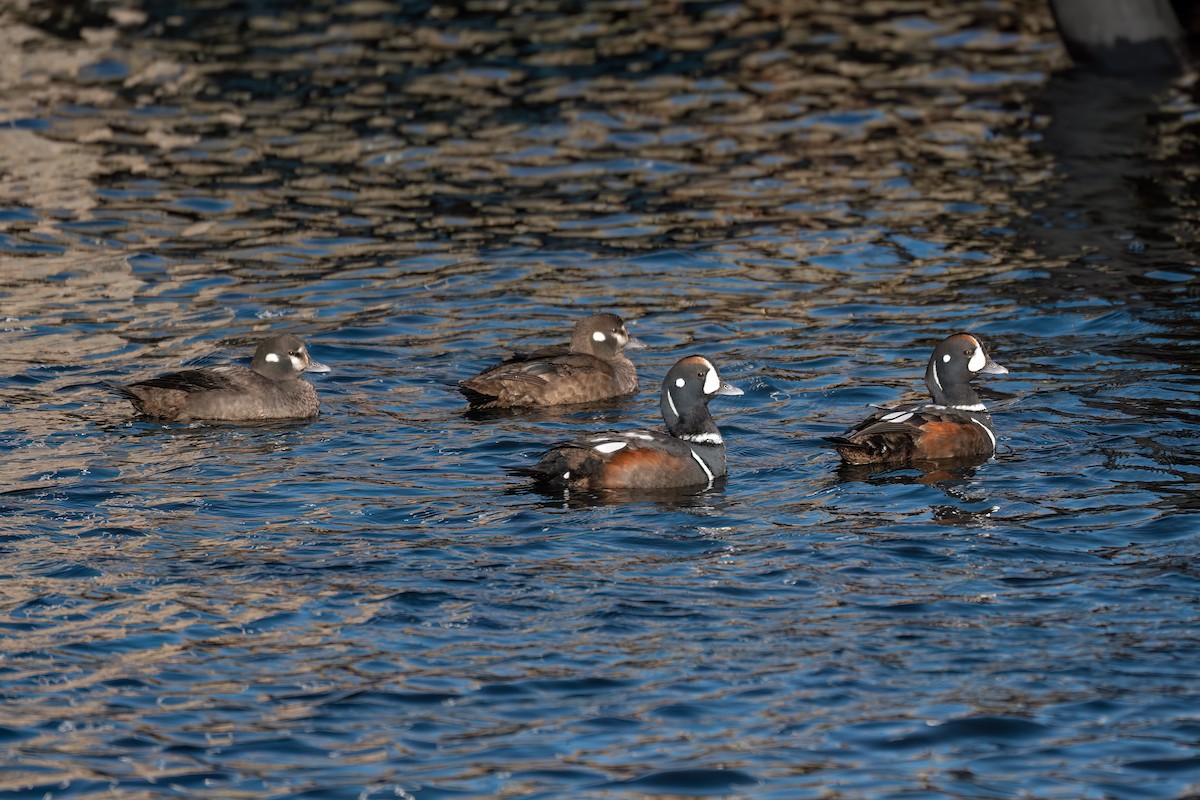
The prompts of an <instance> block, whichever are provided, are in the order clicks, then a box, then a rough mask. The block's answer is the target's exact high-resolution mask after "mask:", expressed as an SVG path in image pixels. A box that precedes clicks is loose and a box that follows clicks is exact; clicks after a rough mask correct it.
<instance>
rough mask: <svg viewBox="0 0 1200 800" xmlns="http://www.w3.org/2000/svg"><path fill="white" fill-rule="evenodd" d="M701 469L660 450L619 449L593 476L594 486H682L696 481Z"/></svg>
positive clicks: (606, 487) (600, 487)
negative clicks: (696, 474) (696, 475)
mask: <svg viewBox="0 0 1200 800" xmlns="http://www.w3.org/2000/svg"><path fill="white" fill-rule="evenodd" d="M698 469H699V468H698V467H696V466H695V465H693V464H686V463H682V462H681V461H680V459H678V458H676V457H675V456H672V455H670V454H668V453H662V452H659V451H658V450H649V449H646V450H619V451H617V452H616V453H613V455H612V458H610V459H609V460H608V463H607V464H605V465H604V469H603V470H601V472H600V474H599V475H597V476H596V477H594V478H592V480H591V485H592V487H594V488H597V489H636V488H639V487H641V488H646V487H656V486H682V485H686V484H689V483H695V482H696V481H695V477H694V476H693V474H692V473H693V471H694V470H698ZM701 482H703V481H701Z"/></svg>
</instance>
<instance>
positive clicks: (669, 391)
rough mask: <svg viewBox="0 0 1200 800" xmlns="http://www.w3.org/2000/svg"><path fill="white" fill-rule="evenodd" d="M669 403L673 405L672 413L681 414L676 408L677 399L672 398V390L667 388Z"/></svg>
mask: <svg viewBox="0 0 1200 800" xmlns="http://www.w3.org/2000/svg"><path fill="white" fill-rule="evenodd" d="M667 405H668V406H670V407H671V413H672V414H674V415H675V416H676V417H678V416H679V410H678V409H676V408H675V401H674V400H673V399H671V390H670V389H668V390H667Z"/></svg>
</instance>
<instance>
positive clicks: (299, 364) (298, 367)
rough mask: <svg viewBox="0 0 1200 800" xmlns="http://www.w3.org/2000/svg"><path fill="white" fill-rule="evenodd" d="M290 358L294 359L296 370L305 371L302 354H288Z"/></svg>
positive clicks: (293, 365) (293, 367)
mask: <svg viewBox="0 0 1200 800" xmlns="http://www.w3.org/2000/svg"><path fill="white" fill-rule="evenodd" d="M288 358H290V359H292V369H294V370H296V372H304V359H303V358H301V357H300V356H288Z"/></svg>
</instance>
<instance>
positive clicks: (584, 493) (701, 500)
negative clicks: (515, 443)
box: [504, 471, 729, 511]
mask: <svg viewBox="0 0 1200 800" xmlns="http://www.w3.org/2000/svg"><path fill="white" fill-rule="evenodd" d="M510 474H511V475H512V477H524V476H522V475H521V474H520V473H519V472H515V471H514V472H512V473H510ZM527 481H528V482H526V483H523V484H521V485H517V486H510V487H509V488H507V489H505V490H504V494H506V495H510V496H518V497H530V498H540V500H537V503H536V504H537V505H538V506H539V507H541V508H548V509H550V508H552V509H561V508H570V509H581V508H596V507H605V506H628V505H636V504H639V503H646V504H650V505H653V506H655V507H656V508H657V509H658V510H660V511H689V510H690V511H696V510H704V511H717V510H721V509H723V508H725V507H727V506H728V505H729V500H728V499H727V498H726V497H725V485H726V479H725V478H720V479H718V480H716V481H714V482H713V484H712V485H711V486H708V487H697V486H693V487H682V488H677V489H554V488H552V487H550V486H547V485H545V484H543V483H539V482H537V481H532V480H528V479H527Z"/></svg>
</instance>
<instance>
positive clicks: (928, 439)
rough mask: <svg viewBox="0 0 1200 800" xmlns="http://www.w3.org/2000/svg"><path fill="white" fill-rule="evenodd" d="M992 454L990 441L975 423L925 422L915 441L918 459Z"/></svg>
mask: <svg viewBox="0 0 1200 800" xmlns="http://www.w3.org/2000/svg"><path fill="white" fill-rule="evenodd" d="M990 452H992V440H991V439H990V438H988V435H987V433H986V432H985V431H984V430H983V428H981V427H979V426H978V425H976V424H975V423H973V422H971V423H963V422H941V421H934V422H926V423H925V424H924V425H922V426H921V436H920V438H919V439H918V440H917V448H916V455H917V457H918V458H928V459H941V458H963V457H966V456H978V455H986V454H988V453H990Z"/></svg>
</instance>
